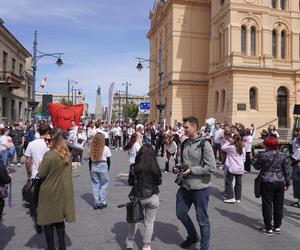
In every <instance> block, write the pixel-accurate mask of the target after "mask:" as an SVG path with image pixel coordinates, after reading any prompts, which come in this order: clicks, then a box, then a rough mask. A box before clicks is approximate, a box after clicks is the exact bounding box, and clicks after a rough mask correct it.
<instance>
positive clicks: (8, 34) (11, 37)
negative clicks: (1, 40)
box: [0, 23, 31, 57]
mask: <svg viewBox="0 0 300 250" xmlns="http://www.w3.org/2000/svg"><path fill="white" fill-rule="evenodd" d="M0 33H2V34H3V36H4V37H6V38H7V39H8V40H10V41H11V42H12V43H13V44H15V45H16V47H17V48H18V49H19V50H20V51H22V52H23V53H24V55H25V57H30V56H31V54H30V52H29V51H28V50H27V49H26V48H25V47H24V46H23V45H22V44H21V43H20V42H19V41H18V39H17V38H16V37H15V36H14V35H13V34H12V33H11V32H10V31H9V30H8V29H7V28H6V27H5V26H4V25H3V24H1V23H0Z"/></svg>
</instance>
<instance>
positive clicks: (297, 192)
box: [291, 135, 300, 208]
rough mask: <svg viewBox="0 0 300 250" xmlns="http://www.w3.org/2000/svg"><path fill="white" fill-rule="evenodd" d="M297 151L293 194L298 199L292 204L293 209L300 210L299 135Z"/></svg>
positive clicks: (293, 158)
mask: <svg viewBox="0 0 300 250" xmlns="http://www.w3.org/2000/svg"><path fill="white" fill-rule="evenodd" d="M295 144H296V146H295V148H296V150H295V152H294V154H293V155H292V160H293V161H292V166H293V174H292V179H293V191H294V192H293V193H294V198H295V199H296V201H295V202H293V203H292V204H291V206H292V207H297V208H300V147H299V146H300V136H299V135H298V137H297V140H296V143H295Z"/></svg>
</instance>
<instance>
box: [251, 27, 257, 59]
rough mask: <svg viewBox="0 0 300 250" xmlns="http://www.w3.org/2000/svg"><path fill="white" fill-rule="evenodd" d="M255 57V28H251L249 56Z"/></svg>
mask: <svg viewBox="0 0 300 250" xmlns="http://www.w3.org/2000/svg"><path fill="white" fill-rule="evenodd" d="M255 55H256V28H255V27H254V26H252V27H251V56H255Z"/></svg>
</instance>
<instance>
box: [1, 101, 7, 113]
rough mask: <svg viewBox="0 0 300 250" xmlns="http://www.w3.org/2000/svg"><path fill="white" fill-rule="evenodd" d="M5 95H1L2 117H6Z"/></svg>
mask: <svg viewBox="0 0 300 250" xmlns="http://www.w3.org/2000/svg"><path fill="white" fill-rule="evenodd" d="M6 107H7V106H6V97H2V117H6Z"/></svg>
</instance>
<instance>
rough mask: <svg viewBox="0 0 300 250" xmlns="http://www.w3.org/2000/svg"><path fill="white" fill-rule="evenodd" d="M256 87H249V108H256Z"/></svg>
mask: <svg viewBox="0 0 300 250" xmlns="http://www.w3.org/2000/svg"><path fill="white" fill-rule="evenodd" d="M256 99H257V96H256V89H255V88H251V89H250V90H249V100H250V109H256V108H257V107H256Z"/></svg>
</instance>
